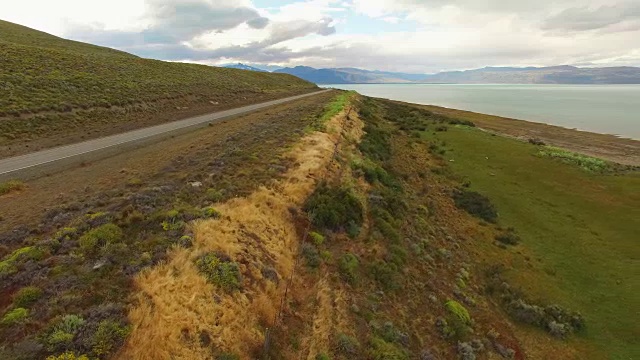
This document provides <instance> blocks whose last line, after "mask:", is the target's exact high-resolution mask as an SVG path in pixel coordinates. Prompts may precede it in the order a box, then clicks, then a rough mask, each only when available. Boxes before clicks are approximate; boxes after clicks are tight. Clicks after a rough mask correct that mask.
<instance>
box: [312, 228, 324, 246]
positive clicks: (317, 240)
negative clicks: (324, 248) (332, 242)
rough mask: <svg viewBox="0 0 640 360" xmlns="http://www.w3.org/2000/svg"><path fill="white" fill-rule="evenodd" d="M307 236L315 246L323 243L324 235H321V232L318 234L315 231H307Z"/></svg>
mask: <svg viewBox="0 0 640 360" xmlns="http://www.w3.org/2000/svg"><path fill="white" fill-rule="evenodd" d="M309 238H310V239H311V241H312V242H313V243H314V244H315V245H316V246H320V245H322V244H324V236H322V234H319V233H317V232H315V231H312V232H310V233H309Z"/></svg>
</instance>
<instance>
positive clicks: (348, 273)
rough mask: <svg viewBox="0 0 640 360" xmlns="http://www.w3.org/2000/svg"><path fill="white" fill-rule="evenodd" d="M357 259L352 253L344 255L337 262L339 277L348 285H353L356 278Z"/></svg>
mask: <svg viewBox="0 0 640 360" xmlns="http://www.w3.org/2000/svg"><path fill="white" fill-rule="evenodd" d="M358 265H359V262H358V258H357V257H356V256H355V255H354V254H352V253H346V254H344V255H342V257H341V258H340V261H339V262H338V268H339V269H340V276H342V278H343V279H344V280H345V281H346V282H348V283H349V284H352V285H353V284H355V283H356V281H357V279H358V276H357V273H356V272H357V271H358Z"/></svg>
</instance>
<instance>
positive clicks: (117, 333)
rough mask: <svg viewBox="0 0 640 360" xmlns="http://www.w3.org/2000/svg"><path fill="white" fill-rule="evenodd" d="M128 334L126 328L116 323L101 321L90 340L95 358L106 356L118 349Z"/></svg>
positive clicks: (127, 328) (128, 330)
mask: <svg viewBox="0 0 640 360" xmlns="http://www.w3.org/2000/svg"><path fill="white" fill-rule="evenodd" d="M129 332H130V329H129V327H128V326H123V325H122V324H120V323H119V322H117V321H113V320H102V321H101V322H100V324H98V329H97V330H96V332H95V334H93V337H92V338H91V351H93V353H94V354H95V355H97V356H104V355H107V354H109V353H110V352H112V351H113V350H114V349H117V348H118V347H120V345H121V344H122V343H123V342H124V339H125V338H126V337H127V335H129Z"/></svg>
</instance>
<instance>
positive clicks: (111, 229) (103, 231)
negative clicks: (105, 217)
mask: <svg viewBox="0 0 640 360" xmlns="http://www.w3.org/2000/svg"><path fill="white" fill-rule="evenodd" d="M122 237H123V233H122V229H120V227H118V225H115V224H104V225H101V226H98V227H97V228H95V229H91V230H89V231H87V232H86V233H85V234H84V235H82V236H81V237H80V240H79V242H80V246H81V247H82V248H83V249H85V250H93V249H95V248H96V247H103V246H106V245H107V244H111V243H116V242H119V241H120V240H122Z"/></svg>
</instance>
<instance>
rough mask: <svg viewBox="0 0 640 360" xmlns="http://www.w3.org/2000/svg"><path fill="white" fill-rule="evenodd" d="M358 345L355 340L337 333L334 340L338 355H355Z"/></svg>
mask: <svg viewBox="0 0 640 360" xmlns="http://www.w3.org/2000/svg"><path fill="white" fill-rule="evenodd" d="M359 347H360V344H359V343H358V340H356V338H354V337H351V336H349V335H347V334H343V333H339V334H338V336H337V338H336V350H337V352H338V353H340V354H345V355H356V354H357V353H358V348H359Z"/></svg>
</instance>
